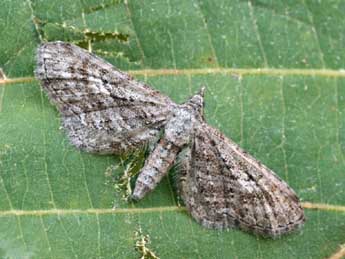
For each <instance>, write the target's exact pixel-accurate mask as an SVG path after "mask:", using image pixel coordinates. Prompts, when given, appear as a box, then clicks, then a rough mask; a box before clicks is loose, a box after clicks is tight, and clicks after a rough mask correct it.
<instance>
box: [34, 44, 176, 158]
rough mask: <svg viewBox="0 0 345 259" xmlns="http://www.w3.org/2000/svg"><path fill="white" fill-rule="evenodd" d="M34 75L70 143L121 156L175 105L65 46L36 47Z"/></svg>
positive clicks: (154, 128) (145, 137) (147, 135)
mask: <svg viewBox="0 0 345 259" xmlns="http://www.w3.org/2000/svg"><path fill="white" fill-rule="evenodd" d="M37 60H38V64H37V69H36V77H37V78H38V79H39V80H40V81H41V82H42V86H43V88H44V89H45V90H46V92H47V93H48V95H49V97H50V100H51V101H52V102H53V103H54V104H56V106H57V107H58V109H59V111H60V112H61V114H62V118H63V125H64V128H65V129H67V133H68V136H69V138H70V140H71V142H72V143H73V144H74V145H75V146H77V147H78V148H81V149H83V150H86V151H88V152H96V153H121V152H124V151H127V150H130V149H133V148H136V147H137V146H140V145H142V144H144V143H145V142H147V141H150V140H152V139H154V138H155V137H156V136H157V135H158V134H159V131H160V129H161V128H162V127H163V126H164V124H165V121H166V119H167V117H169V114H170V112H171V110H172V109H171V107H172V106H174V105H175V104H174V103H173V102H172V101H171V100H170V99H169V98H168V97H166V96H163V95H162V94H160V93H159V92H158V91H155V90H153V89H151V88H150V87H148V86H146V85H144V84H143V83H139V82H137V81H135V80H134V79H132V78H131V77H130V76H129V75H127V74H125V73H123V72H121V71H119V70H117V69H115V68H114V67H113V66H112V65H111V64H109V63H108V62H106V61H104V60H102V59H101V58H99V57H97V56H95V55H93V54H91V53H89V52H87V51H85V50H83V49H81V48H79V47H77V46H74V45H72V44H69V43H64V42H50V43H45V44H43V45H41V46H40V48H39V49H38V58H37Z"/></svg>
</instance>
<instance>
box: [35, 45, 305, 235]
mask: <svg viewBox="0 0 345 259" xmlns="http://www.w3.org/2000/svg"><path fill="white" fill-rule="evenodd" d="M35 74H36V77H37V78H38V80H39V81H40V82H41V85H42V88H43V89H44V90H45V91H46V93H47V94H48V96H49V98H50V100H51V102H52V103H54V104H55V105H56V106H57V108H58V110H59V111H60V113H61V115H62V123H63V127H64V128H65V130H66V132H67V134H68V137H69V139H70V142H71V143H72V144H73V145H74V146H76V147H77V148H79V149H81V150H84V151H87V152H92V153H98V154H119V153H123V152H128V151H131V150H134V149H137V148H139V147H141V146H143V145H144V144H145V143H154V144H155V146H154V148H153V151H152V152H151V153H150V154H149V156H148V158H147V159H146V161H145V164H144V166H143V168H142V169H141V171H140V174H139V176H138V178H137V180H136V184H135V189H134V191H133V194H132V197H133V199H135V200H140V199H142V198H144V197H145V195H146V194H147V193H149V192H150V191H152V190H153V189H154V188H155V187H156V186H157V184H158V183H159V182H160V181H161V179H162V178H163V177H164V176H165V175H166V174H167V173H168V171H169V169H170V168H171V167H172V165H173V164H174V163H175V161H176V158H177V157H178V156H179V157H180V166H179V167H180V170H179V174H178V179H177V186H178V191H179V194H180V195H181V197H182V200H183V201H184V203H185V205H186V207H187V210H188V211H189V213H190V214H191V215H192V217H193V218H194V219H195V220H196V221H197V222H199V223H200V224H201V225H203V226H205V227H207V228H215V229H228V228H234V227H238V228H240V229H242V230H245V231H249V232H252V233H255V234H258V235H262V236H268V237H272V238H275V237H278V236H281V235H283V234H286V233H289V232H291V231H293V230H295V229H298V228H299V227H301V226H302V225H303V223H304V221H305V217H304V212H303V208H302V207H301V204H300V202H299V199H298V197H297V196H296V194H295V192H294V191H293V190H292V189H291V188H290V187H289V186H288V185H287V184H286V183H285V182H284V181H282V180H281V179H280V178H279V177H278V176H277V175H276V174H275V173H274V172H272V171H271V170H270V169H268V168H267V167H266V166H264V165H262V164H261V163H260V162H259V161H257V160H256V159H254V158H253V157H252V156H250V155H249V154H247V153H246V152H245V151H243V150H242V149H241V148H240V147H239V146H238V145H237V144H235V143H234V142H233V141H232V140H230V139H229V138H227V137H225V136H224V135H223V134H222V133H221V132H219V131H218V130H217V129H215V128H213V127H211V126H210V125H208V124H207V123H206V121H205V118H204V90H205V89H204V88H202V89H201V90H200V91H199V93H197V94H196V95H194V96H193V97H191V98H190V99H189V100H188V101H186V102H185V103H183V104H176V103H174V102H173V101H172V100H171V99H170V98H169V97H167V96H165V95H163V94H161V93H160V92H158V91H156V90H154V89H152V88H151V87H149V86H147V85H146V84H144V83H141V82H138V81H136V80H134V79H133V78H132V77H131V76H129V75H128V74H126V73H124V72H121V71H120V70H118V69H116V68H115V67H113V66H112V65H111V64H109V63H108V62H106V61H104V60H103V59H101V58H99V57H97V56H95V55H93V54H92V53H89V52H87V51H85V50H83V49H81V48H79V47H77V46H75V45H73V44H70V43H65V42H60V41H57V42H49V43H44V44H42V45H41V46H40V47H39V48H38V51H37V69H36V71H35Z"/></svg>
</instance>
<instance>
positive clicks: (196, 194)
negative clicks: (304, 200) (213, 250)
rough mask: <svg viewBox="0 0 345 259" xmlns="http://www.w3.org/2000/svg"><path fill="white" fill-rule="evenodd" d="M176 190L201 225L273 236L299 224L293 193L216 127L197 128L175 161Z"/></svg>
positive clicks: (299, 211)
mask: <svg viewBox="0 0 345 259" xmlns="http://www.w3.org/2000/svg"><path fill="white" fill-rule="evenodd" d="M180 173H181V176H180V178H179V181H178V184H179V190H180V192H181V195H182V198H183V200H184V202H185V204H186V206H187V208H188V210H189V211H190V213H191V215H192V216H193V217H194V218H195V219H196V220H197V221H198V222H199V223H201V224H202V225H203V226H205V227H208V228H216V229H225V228H231V227H239V228H241V229H243V230H248V231H252V232H254V233H257V234H261V235H265V236H270V237H276V236H279V235H281V234H284V233H287V232H290V231H292V230H294V229H296V228H298V227H299V226H301V225H302V224H303V222H304V213H303V209H302V208H301V206H300V203H299V202H298V198H297V196H296V194H295V193H294V192H293V190H292V189H291V188H290V187H289V186H288V185H287V184H286V183H285V182H283V181H282V180H280V179H279V178H278V177H277V176H276V175H275V174H274V173H273V172H272V171H271V170H269V169H268V168H266V167H265V166H263V165H261V164H260V163H259V162H258V161H256V160H255V159H254V158H252V157H251V156H250V155H248V154H246V153H245V151H243V150H242V149H240V148H239V147H238V146H237V145H236V144H235V143H233V142H232V141H231V140H229V139H227V138H226V137H224V136H223V135H222V134H221V133H220V132H218V131H217V130H216V129H214V128H212V127H210V126H208V125H206V124H204V125H202V126H201V127H197V130H196V133H195V137H194V142H193V145H192V147H191V148H189V149H188V150H187V152H186V153H184V155H183V157H182V159H181V172H180Z"/></svg>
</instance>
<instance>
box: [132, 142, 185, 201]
mask: <svg viewBox="0 0 345 259" xmlns="http://www.w3.org/2000/svg"><path fill="white" fill-rule="evenodd" d="M179 151H180V148H179V147H178V146H176V145H174V144H173V143H172V142H170V141H168V140H167V139H165V138H162V139H161V140H160V141H159V142H158V144H157V145H156V147H155V148H154V150H153V151H152V153H151V154H150V155H149V157H148V158H147V160H146V162H145V165H144V167H143V168H142V169H141V172H140V174H139V176H138V179H137V181H136V183H135V188H134V191H133V194H132V199H134V200H140V199H142V198H143V197H144V196H145V195H146V194H147V193H148V192H150V191H152V190H153V189H154V188H155V187H156V186H157V184H158V183H159V182H160V181H161V180H162V178H163V177H164V176H165V175H166V174H167V173H168V171H169V169H170V167H171V166H172V164H173V163H174V161H175V158H176V156H177V154H178V153H179Z"/></svg>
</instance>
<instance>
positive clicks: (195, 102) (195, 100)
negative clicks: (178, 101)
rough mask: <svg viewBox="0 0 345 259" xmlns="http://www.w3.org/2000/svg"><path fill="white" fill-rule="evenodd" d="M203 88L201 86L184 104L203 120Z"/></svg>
mask: <svg viewBox="0 0 345 259" xmlns="http://www.w3.org/2000/svg"><path fill="white" fill-rule="evenodd" d="M205 90H206V88H205V86H202V87H201V88H200V90H199V92H198V93H197V94H196V95H194V96H192V97H191V98H190V99H189V101H188V102H187V103H186V104H187V105H190V106H192V107H193V109H194V110H196V111H197V112H198V113H199V114H200V115H201V117H202V118H204V93H205Z"/></svg>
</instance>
